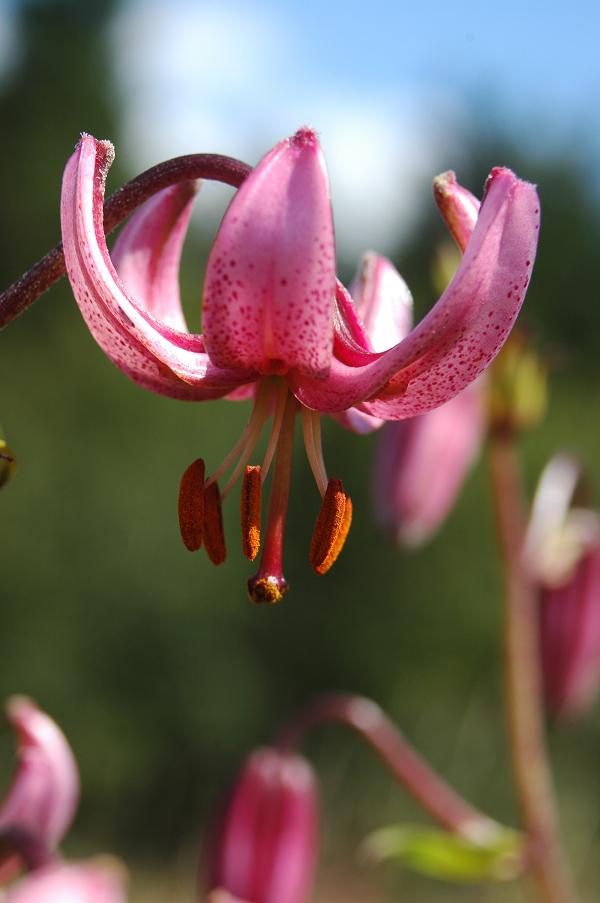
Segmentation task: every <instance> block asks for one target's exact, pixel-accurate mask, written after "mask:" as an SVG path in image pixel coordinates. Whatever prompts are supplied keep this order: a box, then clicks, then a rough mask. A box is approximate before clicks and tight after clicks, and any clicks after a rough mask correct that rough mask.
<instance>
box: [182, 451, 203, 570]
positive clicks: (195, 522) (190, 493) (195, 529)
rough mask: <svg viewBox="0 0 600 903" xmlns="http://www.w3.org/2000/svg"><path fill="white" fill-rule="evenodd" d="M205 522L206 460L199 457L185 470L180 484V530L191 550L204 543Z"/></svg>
mask: <svg viewBox="0 0 600 903" xmlns="http://www.w3.org/2000/svg"><path fill="white" fill-rule="evenodd" d="M203 523H204V461H203V460H202V458H197V459H196V460H195V461H192V463H191V464H190V466H189V467H188V468H187V470H185V471H184V473H183V476H182V477H181V483H180V484H179V530H180V532H181V538H182V540H183V544H184V546H185V547H186V549H188V550H189V551H190V552H197V551H198V549H199V548H200V546H201V545H202V527H203Z"/></svg>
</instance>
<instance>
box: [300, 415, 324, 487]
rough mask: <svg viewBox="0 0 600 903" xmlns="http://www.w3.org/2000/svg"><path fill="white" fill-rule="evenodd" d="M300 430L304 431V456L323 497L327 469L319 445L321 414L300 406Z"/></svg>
mask: <svg viewBox="0 0 600 903" xmlns="http://www.w3.org/2000/svg"><path fill="white" fill-rule="evenodd" d="M302 431H303V433H304V447H305V448H306V456H307V458H308V462H309V464H310V469H311V470H312V472H313V476H314V478H315V482H316V484H317V487H318V489H319V492H320V493H321V496H322V497H324V496H325V493H326V491H327V483H328V479H327V470H326V469H325V461H324V460H323V448H322V445H321V416H320V414H317V413H316V412H315V411H309V409H308V408H302Z"/></svg>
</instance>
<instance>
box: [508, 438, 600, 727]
mask: <svg viewBox="0 0 600 903" xmlns="http://www.w3.org/2000/svg"><path fill="white" fill-rule="evenodd" d="M580 475H581V469H580V466H579V464H578V462H577V461H576V460H575V459H574V458H572V457H570V456H567V455H557V456H556V457H555V458H553V459H552V461H550V463H549V464H548V465H547V466H546V468H545V470H544V472H543V474H542V476H541V478H540V481H539V484H538V488H537V490H536V495H535V499H534V503H533V506H532V513H531V518H530V522H529V526H528V531H527V536H526V543H525V560H526V563H527V565H528V567H529V570H530V573H531V575H532V577H533V579H534V581H535V583H536V586H537V588H538V594H539V616H540V651H541V661H542V677H543V682H544V693H545V697H546V704H547V707H548V710H549V711H550V712H552V713H553V714H554V715H557V716H560V717H565V716H566V717H574V716H577V715H580V714H581V713H583V711H584V710H585V709H586V708H588V706H589V705H590V704H591V702H592V701H593V700H594V698H595V697H596V695H597V693H598V689H599V688H600V515H599V514H598V512H596V511H593V510H591V509H589V508H583V507H576V506H573V504H572V502H573V496H574V493H575V490H576V487H577V485H578V483H579V482H580Z"/></svg>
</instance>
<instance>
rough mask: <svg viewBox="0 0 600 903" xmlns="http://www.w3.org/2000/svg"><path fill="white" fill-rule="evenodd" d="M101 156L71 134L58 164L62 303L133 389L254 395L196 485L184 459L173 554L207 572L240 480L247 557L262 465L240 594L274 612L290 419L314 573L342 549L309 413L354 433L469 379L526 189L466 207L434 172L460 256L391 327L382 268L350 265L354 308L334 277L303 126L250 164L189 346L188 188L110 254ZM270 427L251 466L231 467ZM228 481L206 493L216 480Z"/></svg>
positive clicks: (508, 263)
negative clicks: (297, 437) (253, 568)
mask: <svg viewBox="0 0 600 903" xmlns="http://www.w3.org/2000/svg"><path fill="white" fill-rule="evenodd" d="M113 155H114V152H113V149H112V145H110V144H109V143H108V142H106V141H97V140H96V139H94V138H92V137H91V136H89V135H84V136H83V137H82V139H81V141H80V143H79V145H78V147H77V149H76V151H75V153H74V154H73V156H72V157H71V159H70V160H69V162H68V164H67V168H66V170H65V175H64V179H63V193H62V207H61V210H62V229H63V241H64V250H65V259H66V264H67V271H68V275H69V279H70V281H71V285H72V287H73V290H74V293H75V297H76V299H77V301H78V304H79V306H80V308H81V311H82V313H83V315H84V317H85V319H86V322H87V324H88V326H89V328H90V331H91V332H92V334H93V335H94V337H95V339H96V341H97V342H98V343H99V345H100V346H101V347H102V348H103V350H104V351H105V352H106V354H107V355H108V356H109V357H110V358H111V359H112V360H113V362H114V363H115V364H117V366H119V367H120V368H121V369H122V370H123V371H124V372H125V373H126V374H127V375H128V376H129V377H130V378H131V379H133V380H134V381H135V382H137V383H139V384H141V385H142V386H144V387H145V388H148V389H151V390H152V391H155V392H159V393H161V394H164V395H169V396H171V397H175V398H180V399H185V400H198V401H203V400H209V399H214V398H219V397H226V396H228V395H233V396H234V397H237V398H239V397H251V398H253V400H254V406H253V411H252V414H251V417H250V419H249V421H248V424H247V426H246V428H245V430H244V432H243V434H242V436H241V438H240V441H239V442H238V443H237V444H236V445H235V447H234V448H233V449H232V451H231V453H230V454H229V455H228V456H227V457H226V459H225V461H223V462H222V464H221V465H220V466H218V467H217V468H216V469H215V470H214V471H213V472H212V473H211V474H206V473H205V468H204V462H203V461H202V460H201V459H198V461H196V462H194V464H193V465H191V467H190V468H189V469H188V471H186V474H185V475H184V479H183V480H182V486H181V493H180V523H181V526H182V535H183V539H184V542H185V544H186V545H187V547H188V548H190V549H197V548H199V547H200V545H202V544H204V545H205V547H206V549H207V552H208V554H209V556H210V557H211V559H212V560H213V561H214V562H215V563H221V561H223V560H224V558H225V542H224V538H223V530H222V520H221V499H222V498H223V497H224V496H226V495H227V494H228V493H229V491H230V490H231V488H232V487H233V485H234V484H235V482H236V481H237V479H238V478H240V477H242V478H243V488H242V534H243V550H244V553H245V554H246V555H247V557H249V558H251V559H252V558H254V557H255V556H256V555H257V554H258V551H259V547H260V544H261V497H262V486H263V484H264V481H265V479H266V477H267V474H268V472H269V470H270V467H271V463H272V462H273V461H275V466H274V475H273V480H272V485H271V495H270V500H269V509H268V514H267V519H266V530H265V536H264V542H263V553H262V560H261V564H260V567H259V571H258V573H257V575H256V576H255V577H254V578H252V579H251V580H250V581H249V592H250V596H251V598H252V599H253V600H254V601H256V602H271V603H272V602H277V601H279V600H280V599H281V598H282V596H283V594H284V592H285V591H286V589H287V583H286V581H285V578H284V576H283V535H284V530H285V520H286V514H287V505H288V496H289V483H290V476H291V465H292V449H293V439H294V430H295V421H296V416H297V415H300V417H301V420H302V426H303V433H304V443H305V447H306V452H307V456H308V460H309V463H310V466H311V468H312V471H313V474H314V477H315V482H316V485H317V488H318V490H319V493H320V495H321V497H322V499H323V503H322V507H321V511H320V514H319V517H318V518H317V523H316V527H315V532H314V536H313V541H312V544H311V550H310V560H311V564H312V566H313V568H314V569H315V570H316V571H317V572H318V573H324V572H325V571H326V570H328V568H329V567H330V566H331V564H333V562H334V561H335V559H336V557H337V555H338V554H339V551H340V550H341V548H342V545H343V543H344V540H345V537H346V534H347V532H348V529H349V526H350V519H351V513H352V506H351V502H350V499H349V497H348V495H347V493H346V491H345V489H344V487H343V485H342V483H341V481H340V480H334V479H330V478H329V477H328V474H327V471H326V468H325V463H324V460H323V454H322V449H321V438H320V415H321V414H325V413H327V414H335V415H337V416H338V419H339V420H340V421H341V422H342V424H343V425H344V426H346V427H347V428H349V429H353V430H356V431H363V430H364V429H369V428H370V426H371V425H375V423H373V422H372V421H373V418H376V419H377V420H378V421H381V420H398V419H403V418H405V417H410V416H414V415H416V414H421V413H424V412H426V411H428V410H431V409H433V408H435V407H437V406H439V405H441V404H443V403H444V402H446V401H448V400H449V399H451V398H452V397H453V396H454V395H456V394H457V393H458V392H460V391H461V390H462V389H464V388H465V387H466V386H467V385H469V384H470V383H471V382H472V381H473V380H474V379H475V378H476V377H477V376H478V375H479V373H480V372H481V371H482V370H483V369H485V367H486V366H487V365H488V363H489V362H490V361H491V360H492V358H493V357H494V355H495V354H496V353H497V351H498V350H499V348H500V347H501V346H502V344H503V342H504V340H505V339H506V336H507V335H508V333H509V331H510V329H511V327H512V324H513V322H514V320H515V317H516V316H517V313H518V311H519V309H520V307H521V304H522V301H523V298H524V295H525V291H526V288H527V285H528V283H529V279H530V276H531V268H532V265H533V261H534V257H535V251H536V246H537V239H538V229H539V202H538V198H537V193H536V191H535V188H534V187H533V186H532V185H529V184H528V183H526V182H522V181H520V180H519V179H517V178H516V176H514V175H513V173H511V172H510V171H509V170H506V169H494V170H493V171H492V173H491V174H490V177H489V179H488V181H487V184H486V189H485V193H484V199H483V202H482V204H481V209H480V210H478V209H477V208H478V202H477V201H476V200H475V199H474V198H473V196H472V195H470V194H469V192H467V191H466V190H465V189H462V188H461V187H460V186H459V185H458V184H457V183H456V181H455V180H454V179H453V177H452V176H450V175H448V174H446V176H445V177H442V178H443V179H445V181H444V182H443V184H442V183H438V185H437V189H436V199H437V201H438V204H439V206H440V209H441V212H442V215H443V216H444V217H445V219H446V221H447V223H448V225H449V227H450V229H451V231H452V233H453V234H454V236H455V237H457V240H459V238H460V239H462V238H464V251H465V253H464V256H463V259H462V262H461V264H460V266H459V268H458V270H457V272H456V274H455V276H454V278H453V280H452V281H451V283H450V285H449V286H448V288H447V289H446V291H445V292H444V293H443V294H442V296H441V298H440V300H439V301H438V302H437V304H436V305H435V307H434V308H433V309H432V310H431V312H430V313H429V314H428V315H427V316H426V317H425V318H424V319H423V320H422V321H421V323H419V325H418V326H417V327H416V328H415V329H414V330H413V331H412V332H408V326H407V317H406V303H407V291H406V290H405V287H404V283H403V282H402V280H401V278H400V276H399V275H398V274H397V273H396V271H395V270H394V269H393V267H392V266H391V264H389V263H388V262H387V261H383V258H377V257H376V256H370V257H368V258H367V263H366V264H365V266H364V267H363V270H362V279H361V280H359V282H358V284H357V294H358V297H357V299H356V300H357V302H358V303H357V306H355V304H354V301H353V300H352V298H351V296H350V294H349V293H348V292H347V291H346V289H345V288H344V287H343V286H342V285H341V283H340V282H339V281H338V280H337V279H336V275H335V244H334V231H333V219H332V214H331V205H330V196H329V184H328V179H327V174H326V169H325V163H324V159H323V155H322V152H321V149H320V147H319V142H318V139H317V137H316V135H315V133H314V132H313V131H312V130H311V129H309V128H302V129H300V130H299V131H298V132H297V133H296V134H295V135H294V136H293V137H291V138H289V139H286V140H284V141H282V142H280V143H279V144H278V145H276V147H275V148H273V150H271V151H270V152H269V153H268V154H267V155H266V156H265V157H264V158H263V159H262V160H261V161H260V162H259V164H258V165H257V167H256V168H255V169H254V170H253V171H252V172H251V173H250V175H249V176H248V177H247V178H246V180H245V181H244V182H243V183H242V185H241V187H240V188H239V190H238V192H237V194H236V195H235V197H234V198H233V200H232V202H231V204H230V205H229V207H228V209H227V211H226V213H225V216H224V218H223V221H222V223H221V226H220V228H219V231H218V233H217V236H216V239H215V242H214V244H213V247H212V250H211V252H210V255H209V259H208V265H207V271H206V280H205V286H204V308H203V325H204V334H203V335H196V334H192V333H189V332H188V331H187V328H186V325H185V321H184V318H183V314H182V311H181V306H180V299H179V286H178V269H179V260H180V253H181V248H182V244H183V239H184V236H185V232H186V229H187V224H188V221H189V216H190V212H191V204H192V200H193V197H194V194H195V185H194V184H193V183H190V182H189V181H188V182H181V183H180V184H178V185H176V186H174V187H172V188H169V189H166V190H163V191H161V192H159V193H158V194H157V195H156V196H155V197H153V198H152V199H151V200H149V201H147V202H146V203H145V204H144V205H143V206H142V207H141V208H140V209H139V210H138V211H137V213H136V214H135V215H134V216H133V217H132V218H131V220H130V221H129V223H128V224H127V226H126V227H125V228H124V230H123V231H122V233H121V235H120V237H119V240H118V241H117V243H116V245H115V247H114V250H113V254H112V259H111V256H110V255H109V252H108V249H107V246H106V241H105V237H104V229H103V222H102V202H103V195H104V182H105V178H106V172H107V170H108V167H109V166H110V163H111V162H112V159H113ZM465 217H466V219H465ZM467 226H468V230H469V231H470V229H471V228H472V234H471V235H470V237H468V235H467ZM467 238H468V240H467ZM409 297H410V296H408V298H409ZM270 418H272V427H271V432H270V437H269V440H268V443H267V449H266V453H265V456H264V459H263V461H262V463H261V465H260V466H258V465H254V466H252V467H248V464H249V462H250V461H251V460H252V456H253V454H254V449H255V447H256V444H257V442H258V439H259V437H260V434H261V431H262V428H263V427H264V425H265V424H266V422H267V420H269V419H270ZM230 469H231V471H232V472H231V475H230V477H229V479H228V481H227V483H226V484H225V486H224V489H223V491H222V493H221V492H220V491H219V488H218V483H217V481H218V480H219V479H220V478H221V477H222V476H223V474H225V473H226V472H227V471H228V470H230Z"/></svg>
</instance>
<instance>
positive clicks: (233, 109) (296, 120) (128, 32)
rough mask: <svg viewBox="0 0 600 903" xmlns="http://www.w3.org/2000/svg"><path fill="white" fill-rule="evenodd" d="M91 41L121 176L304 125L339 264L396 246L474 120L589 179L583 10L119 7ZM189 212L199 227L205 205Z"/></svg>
mask: <svg viewBox="0 0 600 903" xmlns="http://www.w3.org/2000/svg"><path fill="white" fill-rule="evenodd" d="M11 6H14V0H0V61H1V59H2V58H5V59H7V60H9V59H10V53H9V50H10V45H11V29H10V21H9V19H10V17H9V15H8V11H9V10H10V8H11ZM106 40H107V42H108V47H109V50H110V52H111V53H112V55H113V59H114V66H113V79H114V89H115V92H116V96H117V97H118V98H119V100H120V103H121V107H122V112H123V118H122V121H123V130H122V135H121V136H120V143H119V146H117V152H118V153H119V154H122V155H124V156H125V157H126V158H127V160H128V163H129V166H130V168H131V170H132V171H137V170H139V169H140V168H142V167H144V166H147V165H150V164H152V163H155V162H156V161H157V160H160V159H164V158H165V157H170V156H173V155H175V154H177V153H186V152H190V151H192V150H206V151H218V152H222V153H228V154H232V155H234V156H238V157H241V158H242V159H246V160H247V161H248V162H251V163H252V162H256V160H257V159H258V158H259V157H260V156H261V155H262V153H264V152H265V151H266V150H267V149H268V148H269V147H270V146H271V145H272V144H274V143H275V142H276V141H277V140H279V139H280V138H282V137H283V136H285V135H286V134H290V133H291V132H293V131H295V129H296V128H297V127H298V126H299V125H301V124H303V123H309V124H311V125H313V126H315V127H316V128H317V130H318V131H319V133H320V135H321V139H322V143H323V146H324V149H325V152H326V155H327V160H328V164H329V169H330V174H331V179H332V186H333V196H334V210H335V212H336V221H337V231H338V237H339V239H340V243H341V245H343V249H344V251H345V252H346V253H347V254H351V255H356V254H358V253H359V251H360V249H362V248H363V247H368V246H371V247H372V246H374V247H376V248H377V249H378V250H381V251H384V252H385V251H386V250H388V249H391V247H393V246H396V245H397V244H398V243H399V242H401V241H402V239H403V238H404V237H406V236H408V235H409V234H410V232H411V230H412V228H413V227H414V222H415V218H416V217H418V216H419V214H420V211H421V210H422V208H423V204H424V203H426V202H429V201H430V190H429V186H430V184H431V178H432V176H433V175H434V174H435V173H436V172H439V171H441V170H444V169H448V168H454V169H456V170H457V172H458V173H459V175H460V169H461V164H462V162H463V161H464V159H465V157H466V156H467V155H468V140H469V138H468V136H469V132H470V128H471V126H472V124H473V121H474V119H477V120H478V122H479V124H483V125H487V124H488V122H490V121H491V122H492V123H493V124H494V125H495V126H496V127H497V128H499V129H500V131H502V130H505V131H506V132H507V134H508V135H510V136H511V137H513V138H515V137H516V138H517V140H524V141H526V142H527V145H528V150H529V151H530V152H533V153H534V154H535V153H539V154H541V155H543V154H544V153H547V152H556V149H557V148H558V149H560V148H561V147H570V146H571V145H575V146H576V149H577V151H578V152H580V154H581V155H583V156H585V154H588V156H589V159H590V161H591V162H592V163H593V164H594V166H595V169H596V170H598V169H599V168H600V167H599V166H598V164H600V127H599V122H598V120H599V117H600V112H599V111H600V52H599V48H600V4H597V3H592V2H572V3H566V2H562V0H560V2H556V0H548V2H546V3H541V2H527V0H522V2H516V0H505V2H504V3H502V4H494V5H492V4H489V3H485V2H479V3H476V2H467V0H462V2H461V0H455V2H452V3H445V4H441V3H436V2H431V0H416V2H412V3H404V2H395V3H394V2H386V0H366V2H362V3H358V2H355V0H345V2H341V0H329V2H323V0H304V2H276V0H255V2H243V0H170V2H169V3H165V2H164V0H123V3H122V5H121V8H120V10H118V12H117V15H116V17H115V19H114V21H113V22H112V24H111V26H110V27H109V28H108V30H107V35H106ZM107 137H109V136H107ZM110 137H113V136H110ZM497 162H498V163H502V162H503V161H501V160H498V161H497ZM391 185H393V186H394V190H393V191H391V190H390V186H391ZM469 187H471V188H473V190H478V188H479V186H469ZM201 200H202V207H203V210H204V212H205V215H206V218H207V220H208V221H209V222H210V223H211V225H212V222H213V220H214V216H216V211H217V209H222V203H223V200H222V197H220V196H219V195H218V192H215V191H214V189H212V188H209V189H208V190H207V191H206V192H203V196H202V199H201ZM213 208H214V209H213ZM211 211H212V212H211ZM213 213H214V216H213Z"/></svg>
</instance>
